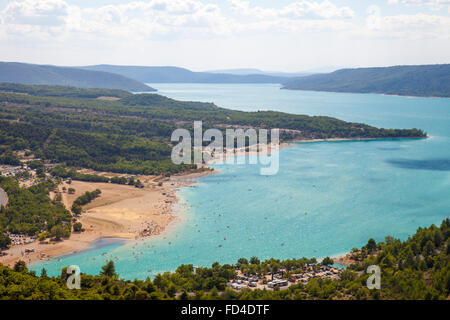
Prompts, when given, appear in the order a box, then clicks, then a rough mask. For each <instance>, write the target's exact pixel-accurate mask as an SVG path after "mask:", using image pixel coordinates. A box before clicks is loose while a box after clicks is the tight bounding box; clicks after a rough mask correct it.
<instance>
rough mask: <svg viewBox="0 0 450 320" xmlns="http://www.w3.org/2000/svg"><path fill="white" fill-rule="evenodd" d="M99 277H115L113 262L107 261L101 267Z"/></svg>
mask: <svg viewBox="0 0 450 320" xmlns="http://www.w3.org/2000/svg"><path fill="white" fill-rule="evenodd" d="M100 275H102V276H107V277H110V278H112V277H114V276H116V275H117V274H116V267H115V265H114V262H113V261H112V260H109V261H108V262H107V263H106V264H105V265H104V266H103V267H102V271H101V272H100Z"/></svg>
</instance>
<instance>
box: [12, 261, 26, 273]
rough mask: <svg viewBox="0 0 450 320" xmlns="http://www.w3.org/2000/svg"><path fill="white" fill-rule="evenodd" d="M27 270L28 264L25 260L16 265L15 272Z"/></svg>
mask: <svg viewBox="0 0 450 320" xmlns="http://www.w3.org/2000/svg"><path fill="white" fill-rule="evenodd" d="M27 270H28V269H27V264H26V263H25V261H23V260H19V261H17V262H16V263H15V264H14V271H17V272H23V271H27Z"/></svg>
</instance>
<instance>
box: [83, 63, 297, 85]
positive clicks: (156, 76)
mask: <svg viewBox="0 0 450 320" xmlns="http://www.w3.org/2000/svg"><path fill="white" fill-rule="evenodd" d="M80 68H82V69H85V70H95V71H104V72H111V73H116V74H120V75H122V76H125V77H128V78H131V79H134V80H137V81H141V82H145V83H283V82H286V81H287V80H289V79H290V78H288V77H282V76H274V75H267V74H242V75H241V74H230V73H211V72H194V71H190V70H188V69H185V68H179V67H171V66H166V67H145V66H115V65H105V64H102V65H93V66H85V67H80Z"/></svg>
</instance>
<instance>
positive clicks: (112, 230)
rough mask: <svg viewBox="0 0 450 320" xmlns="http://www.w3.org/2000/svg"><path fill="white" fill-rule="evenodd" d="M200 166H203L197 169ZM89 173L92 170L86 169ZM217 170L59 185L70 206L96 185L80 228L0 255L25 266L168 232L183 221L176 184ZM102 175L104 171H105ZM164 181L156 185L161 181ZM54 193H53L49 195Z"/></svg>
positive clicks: (4, 261) (0, 258)
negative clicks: (105, 242) (133, 182)
mask: <svg viewBox="0 0 450 320" xmlns="http://www.w3.org/2000/svg"><path fill="white" fill-rule="evenodd" d="M201 170H202V169H201ZM85 171H90V170H85ZM214 173H217V172H216V171H210V170H205V171H200V170H199V171H197V172H188V173H184V174H177V175H173V176H171V177H170V178H165V177H161V176H140V177H139V178H140V179H142V181H143V183H144V185H145V188H143V189H138V188H135V187H133V186H127V185H118V184H111V183H94V182H82V181H72V183H71V184H70V185H68V184H67V183H65V182H64V183H63V184H61V185H60V186H59V187H58V188H59V190H60V191H61V190H62V188H63V187H66V188H67V189H68V187H69V186H70V187H71V188H74V189H75V190H76V192H75V194H73V195H69V194H68V193H63V192H62V193H61V194H62V203H63V204H64V205H65V206H66V208H67V209H70V207H71V205H72V203H73V201H74V200H75V199H76V198H77V197H78V196H80V195H81V194H83V193H84V192H85V191H93V190H95V189H97V188H98V189H100V190H101V191H102V195H101V196H100V197H99V198H97V199H95V200H94V201H92V202H91V203H89V204H87V205H86V206H83V213H82V214H81V216H80V218H79V219H78V221H79V222H81V223H82V225H83V228H84V229H85V231H84V232H80V233H75V232H72V234H71V235H70V237H69V238H66V239H63V240H61V241H57V242H56V241H46V242H45V243H41V242H39V240H36V241H34V242H33V243H29V244H24V245H13V246H11V247H10V248H9V249H7V250H4V251H3V252H4V253H6V255H3V256H0V263H1V264H3V265H6V266H9V267H13V266H14V264H15V263H16V262H17V261H19V260H23V261H25V263H27V265H33V264H35V263H37V262H40V261H48V260H50V259H55V258H61V257H62V256H67V255H71V254H76V253H78V252H80V251H84V250H87V249H89V247H90V246H91V245H92V244H93V243H95V242H96V241H99V240H101V239H117V240H122V241H125V242H128V241H130V240H139V239H145V238H148V237H152V236H157V235H161V234H163V233H166V232H170V231H171V230H172V229H173V228H174V227H176V226H177V225H178V223H179V222H180V221H182V220H183V215H182V213H181V211H182V210H176V212H175V206H176V203H178V201H179V197H178V196H177V195H176V191H177V189H179V188H182V187H187V186H190V185H192V184H194V183H196V180H195V179H197V178H199V177H202V176H205V175H209V174H214ZM103 174H105V173H103ZM160 183H162V185H161V186H160V185H159V184H160ZM54 196H55V194H54V193H51V194H50V197H51V198H52V197H54Z"/></svg>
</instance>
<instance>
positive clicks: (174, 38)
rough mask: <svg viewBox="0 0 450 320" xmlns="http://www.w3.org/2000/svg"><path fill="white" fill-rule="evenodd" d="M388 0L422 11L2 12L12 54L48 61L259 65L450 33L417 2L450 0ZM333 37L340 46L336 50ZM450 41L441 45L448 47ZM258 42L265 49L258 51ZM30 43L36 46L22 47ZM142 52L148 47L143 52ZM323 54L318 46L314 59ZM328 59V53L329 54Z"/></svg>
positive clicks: (143, 6)
mask: <svg viewBox="0 0 450 320" xmlns="http://www.w3.org/2000/svg"><path fill="white" fill-rule="evenodd" d="M274 1H276V0H274ZM388 1H389V2H391V3H399V4H405V5H408V4H409V5H413V4H416V5H417V6H414V8H416V9H414V10H415V11H416V13H413V14H412V13H408V14H398V15H388V16H386V15H385V16H382V15H381V14H385V12H378V14H377V15H375V16H374V18H375V19H376V20H375V22H377V25H379V27H377V28H370V27H369V26H368V24H367V22H366V19H367V16H368V15H373V13H370V12H365V11H364V10H362V12H361V11H360V12H358V13H359V14H360V16H358V13H357V12H355V10H354V9H352V8H351V7H349V6H339V5H337V4H336V2H334V1H333V0H309V1H303V0H302V1H296V0H292V2H291V3H289V4H287V5H284V6H278V7H275V6H262V5H254V3H255V2H254V1H251V2H250V1H244V0H226V1H223V2H221V3H220V4H211V3H208V1H206V0H146V1H144V0H136V1H132V2H129V3H123V4H115V5H104V6H101V7H93V6H90V7H89V6H88V7H80V6H76V5H73V3H71V2H70V1H68V0H12V1H9V3H7V4H6V6H5V7H4V9H3V10H0V40H2V42H1V44H2V51H3V52H5V50H4V49H5V48H6V47H9V52H11V53H10V56H13V57H15V56H19V55H24V56H25V55H26V54H28V53H27V52H28V51H30V52H31V51H35V52H37V53H35V54H36V55H38V54H39V53H38V52H39V50H44V49H45V50H48V51H47V55H45V59H49V58H47V56H48V52H50V53H53V52H54V54H55V55H58V58H59V57H60V56H62V55H59V54H57V52H58V50H57V49H55V48H58V47H59V48H60V50H61V51H69V55H71V52H72V50H76V52H78V53H79V55H83V54H86V55H90V54H97V55H100V56H101V57H102V58H103V57H113V56H116V59H119V58H121V56H126V55H128V56H134V55H137V54H140V55H141V56H142V57H147V56H149V55H151V54H155V55H156V54H157V53H156V52H159V53H158V54H159V55H160V56H161V57H162V58H161V60H164V59H169V58H168V57H169V56H170V57H171V59H181V58H180V57H181V56H182V57H189V54H191V56H190V58H191V59H198V60H199V61H200V62H201V64H202V65H203V64H204V63H205V62H206V61H205V60H208V59H213V58H211V57H210V56H208V53H209V52H210V51H213V52H214V54H215V55H217V56H220V55H221V54H223V55H225V54H228V55H235V57H236V61H240V59H243V56H245V55H246V54H247V55H248V56H251V58H248V59H249V61H250V62H252V61H253V59H255V57H256V56H259V55H261V60H264V61H269V60H270V61H282V60H283V59H278V57H277V56H276V55H275V53H273V54H272V55H271V56H270V57H269V58H267V59H266V58H263V56H264V54H266V53H265V52H264V51H270V50H271V51H273V52H275V51H276V52H278V51H281V50H283V52H285V53H283V54H288V52H291V53H292V55H293V57H292V61H295V60H296V59H298V56H299V55H300V54H303V52H307V51H309V50H313V49H310V48H313V47H315V46H317V47H321V46H323V47H324V49H323V51H324V52H329V51H333V52H334V51H335V49H334V48H338V49H336V50H340V51H341V54H342V56H348V55H349V52H350V51H352V50H353V47H354V46H357V45H358V44H360V43H362V42H371V41H372V42H373V43H375V42H376V41H378V40H379V39H383V41H393V42H399V41H397V40H399V39H401V40H402V41H404V42H407V41H409V39H427V41H428V40H430V39H438V40H436V42H438V41H439V39H448V38H449V35H450V22H449V19H450V17H449V15H448V14H447V13H446V11H447V10H445V12H442V11H439V12H437V11H433V12H432V13H433V14H424V13H420V11H421V10H422V7H421V6H418V5H419V4H426V5H430V4H434V5H435V6H434V7H435V8H438V6H442V5H446V4H448V3H449V2H450V0H434V1H433V0H428V1H425V0H423V1H419V0H397V1H393V0H388ZM436 5H437V6H436ZM408 12H412V10H408ZM428 13H430V11H428ZM3 39H6V40H7V41H3ZM268 39H270V41H271V42H270V43H268V42H269V40H268ZM318 39H321V40H318ZM358 41H359V42H358ZM330 42H334V43H335V44H334V47H333V45H331V44H330ZM344 43H346V45H344ZM442 43H443V44H442ZM446 43H448V41H447V42H445V41H444V42H442V41H441V42H439V44H442V46H447V47H448V44H446ZM237 44H238V45H237ZM252 46H255V47H258V49H255V50H254V51H252V50H251V48H252ZM296 46H297V47H299V48H301V51H297V53H296V54H295V50H293V49H292V48H295V47H296ZM23 47H27V48H33V49H34V48H36V49H37V50H22V48H23ZM50 47H51V49H49V48H50ZM243 47H246V48H247V49H245V50H243V49H241V48H243ZM269 47H270V48H269ZM361 47H364V46H363V45H361ZM15 48H18V49H15ZM19 48H20V49H19ZM280 48H282V49H280ZM348 48H352V50H349V49H348ZM139 50H142V52H140V53H138V52H137V51H139ZM182 50H184V52H183V54H180V52H181V51H182ZM144 51H145V52H144ZM241 51H245V52H241ZM441 52H443V51H442V50H441ZM316 54H317V50H316V52H314V54H312V56H313V58H315V56H316ZM30 55H31V53H30ZM2 56H4V54H3V55H2ZM42 56H44V53H42ZM117 57H119V58H117ZM197 57H202V58H197ZM205 57H210V58H205ZM328 58H329V56H328V53H327V55H326V56H325V58H324V59H325V60H326V59H328ZM0 59H2V58H1V57H0ZM3 59H4V58H3ZM67 59H69V58H67ZM71 59H73V57H72V56H71ZM80 59H81V58H80ZM86 59H88V58H86ZM111 59H112V58H111ZM124 59H125V58H124ZM186 59H187V58H186ZM330 59H331V58H330ZM171 61H172V60H171ZM102 62H104V61H102ZM111 62H112V61H111ZM172 63H173V62H172ZM280 63H281V62H280ZM286 63H287V62H286ZM199 64H200V63H199Z"/></svg>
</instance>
